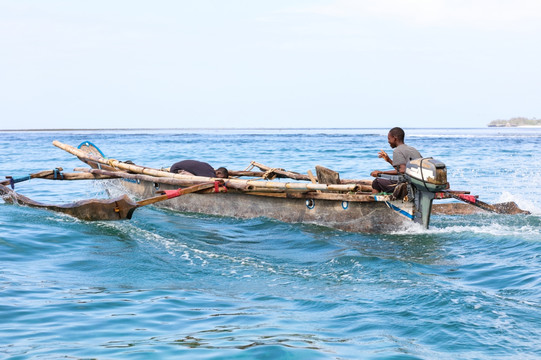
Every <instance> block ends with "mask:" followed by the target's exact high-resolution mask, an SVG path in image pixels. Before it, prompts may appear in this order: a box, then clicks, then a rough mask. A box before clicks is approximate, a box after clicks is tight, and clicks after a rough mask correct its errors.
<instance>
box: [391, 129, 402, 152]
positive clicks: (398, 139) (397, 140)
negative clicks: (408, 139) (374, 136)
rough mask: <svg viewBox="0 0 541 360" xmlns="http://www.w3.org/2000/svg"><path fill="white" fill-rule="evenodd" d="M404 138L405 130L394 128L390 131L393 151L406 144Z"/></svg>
mask: <svg viewBox="0 0 541 360" xmlns="http://www.w3.org/2000/svg"><path fill="white" fill-rule="evenodd" d="M404 136H405V134H404V130H402V129H401V128H399V127H394V128H392V129H391V130H389V134H387V140H388V141H389V145H391V147H392V148H393V149H394V148H395V147H397V146H398V145H402V144H403V143H404Z"/></svg>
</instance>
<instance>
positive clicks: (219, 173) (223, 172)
mask: <svg viewBox="0 0 541 360" xmlns="http://www.w3.org/2000/svg"><path fill="white" fill-rule="evenodd" d="M216 177H217V178H221V179H227V178H228V177H229V171H227V169H226V168H224V167H220V168H218V169H216Z"/></svg>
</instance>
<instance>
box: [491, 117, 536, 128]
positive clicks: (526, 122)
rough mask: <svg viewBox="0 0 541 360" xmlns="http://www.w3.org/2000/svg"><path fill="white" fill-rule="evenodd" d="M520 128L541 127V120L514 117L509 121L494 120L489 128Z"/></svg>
mask: <svg viewBox="0 0 541 360" xmlns="http://www.w3.org/2000/svg"><path fill="white" fill-rule="evenodd" d="M518 126H541V119H536V118H532V119H528V118H525V117H514V118H512V119H509V120H494V121H491V122H490V123H489V124H488V127H518Z"/></svg>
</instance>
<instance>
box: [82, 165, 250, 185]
mask: <svg viewBox="0 0 541 360" xmlns="http://www.w3.org/2000/svg"><path fill="white" fill-rule="evenodd" d="M74 170H75V171H81V172H88V173H91V174H95V175H101V176H111V177H116V178H123V179H130V180H140V181H148V182H153V183H157V184H167V185H173V186H192V185H194V184H195V185H197V184H203V183H208V178H203V179H204V180H195V181H194V180H186V179H176V178H168V177H157V176H151V175H142V174H130V173H127V172H125V171H110V170H101V169H89V168H75V169H74ZM218 180H222V181H223V180H224V179H218ZM236 185H238V184H233V185H232V186H230V188H232V189H236V190H248V189H247V188H246V186H236Z"/></svg>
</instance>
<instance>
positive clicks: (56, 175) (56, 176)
mask: <svg viewBox="0 0 541 360" xmlns="http://www.w3.org/2000/svg"><path fill="white" fill-rule="evenodd" d="M53 175H54V177H53V178H54V179H55V180H58V179H60V180H64V174H62V172H61V171H60V170H58V168H56V169H54V170H53Z"/></svg>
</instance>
